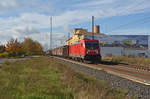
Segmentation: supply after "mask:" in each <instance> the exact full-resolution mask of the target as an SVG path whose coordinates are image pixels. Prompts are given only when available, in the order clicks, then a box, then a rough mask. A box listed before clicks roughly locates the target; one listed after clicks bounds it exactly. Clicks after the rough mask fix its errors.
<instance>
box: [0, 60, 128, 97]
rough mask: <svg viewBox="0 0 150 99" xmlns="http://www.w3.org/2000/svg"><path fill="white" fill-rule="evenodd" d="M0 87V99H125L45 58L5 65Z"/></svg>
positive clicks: (123, 94)
mask: <svg viewBox="0 0 150 99" xmlns="http://www.w3.org/2000/svg"><path fill="white" fill-rule="evenodd" d="M0 85H1V86H0V99H124V98H125V97H126V98H127V96H126V95H127V91H123V90H118V89H110V88H109V87H108V85H107V84H106V83H105V81H101V82H99V81H96V80H95V79H94V78H92V77H90V76H88V75H86V74H83V73H81V72H77V71H75V70H73V69H71V68H70V67H69V66H65V65H64V64H62V63H58V62H56V61H55V59H52V58H48V57H40V58H31V59H27V60H21V61H16V62H6V63H5V64H3V66H2V68H1V69H0ZM128 98H129V97H128Z"/></svg>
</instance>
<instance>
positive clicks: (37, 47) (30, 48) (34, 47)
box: [22, 38, 43, 55]
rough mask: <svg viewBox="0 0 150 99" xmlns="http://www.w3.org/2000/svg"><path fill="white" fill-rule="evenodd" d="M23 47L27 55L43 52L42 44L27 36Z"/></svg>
mask: <svg viewBox="0 0 150 99" xmlns="http://www.w3.org/2000/svg"><path fill="white" fill-rule="evenodd" d="M22 47H23V49H24V51H25V53H26V55H41V54H42V53H43V49H42V46H41V44H40V43H39V42H37V41H33V40H32V39H31V38H25V39H24V41H23V43H22Z"/></svg>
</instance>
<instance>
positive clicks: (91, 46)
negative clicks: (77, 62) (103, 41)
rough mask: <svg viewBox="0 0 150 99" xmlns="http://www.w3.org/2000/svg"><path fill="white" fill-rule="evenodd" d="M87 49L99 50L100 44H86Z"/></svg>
mask: <svg viewBox="0 0 150 99" xmlns="http://www.w3.org/2000/svg"><path fill="white" fill-rule="evenodd" d="M85 47H86V48H87V49H98V48H99V44H98V42H85Z"/></svg>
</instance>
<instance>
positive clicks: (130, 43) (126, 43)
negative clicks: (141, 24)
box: [123, 40, 134, 46]
mask: <svg viewBox="0 0 150 99" xmlns="http://www.w3.org/2000/svg"><path fill="white" fill-rule="evenodd" d="M123 43H124V44H125V45H127V46H133V45H134V44H133V42H132V41H130V40H127V41H123Z"/></svg>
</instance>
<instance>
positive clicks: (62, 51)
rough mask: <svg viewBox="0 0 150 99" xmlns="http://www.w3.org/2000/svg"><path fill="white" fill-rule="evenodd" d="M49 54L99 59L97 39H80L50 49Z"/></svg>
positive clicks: (80, 58)
mask: <svg viewBox="0 0 150 99" xmlns="http://www.w3.org/2000/svg"><path fill="white" fill-rule="evenodd" d="M51 54H52V55H55V56H61V57H67V58H72V59H75V60H82V61H91V62H95V61H100V60H101V54H100V45H99V40H81V41H80V42H77V43H75V44H72V45H65V46H62V47H59V48H55V49H52V50H51Z"/></svg>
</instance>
